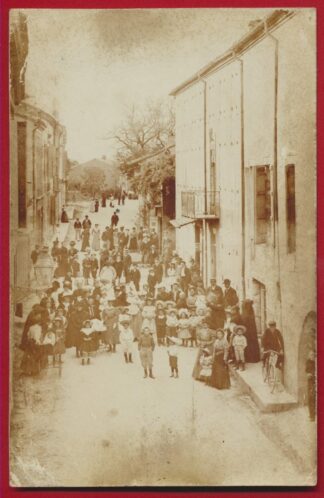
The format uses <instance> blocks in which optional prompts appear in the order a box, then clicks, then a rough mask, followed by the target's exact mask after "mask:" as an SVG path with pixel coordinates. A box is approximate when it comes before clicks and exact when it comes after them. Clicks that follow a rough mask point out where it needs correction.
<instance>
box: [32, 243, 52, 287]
mask: <svg viewBox="0 0 324 498" xmlns="http://www.w3.org/2000/svg"><path fill="white" fill-rule="evenodd" d="M54 268H55V265H54V263H53V260H52V258H51V256H50V254H49V248H48V246H44V247H43V248H42V249H41V251H40V253H39V255H38V258H37V262H36V263H35V265H34V269H35V276H36V284H37V287H38V288H40V289H46V288H48V287H50V286H51V284H52V280H53V274H54Z"/></svg>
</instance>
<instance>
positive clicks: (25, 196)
mask: <svg viewBox="0 0 324 498" xmlns="http://www.w3.org/2000/svg"><path fill="white" fill-rule="evenodd" d="M27 54H28V30H27V20H26V17H25V16H24V15H23V14H22V13H21V12H19V13H17V12H16V11H13V12H12V15H11V18H10V77H11V81H10V123H9V126H10V191H11V195H10V200H11V206H10V208H11V210H10V212H11V226H10V230H11V237H10V240H11V251H10V254H11V271H12V275H11V276H12V279H11V282H12V285H13V286H14V288H15V296H16V299H17V300H18V301H19V296H21V295H23V294H24V292H25V291H26V289H28V287H29V284H30V270H31V265H32V262H31V258H30V254H31V251H32V249H33V247H34V246H35V244H38V245H39V246H43V245H48V244H50V243H51V240H52V238H53V235H54V230H55V226H56V225H57V224H58V223H59V222H60V217H61V211H62V207H63V206H64V203H65V195H66V182H65V163H66V151H65V143H66V132H65V128H64V127H63V126H62V125H61V124H60V123H59V122H58V121H57V119H55V118H54V117H53V116H52V115H51V114H49V113H47V112H44V111H43V110H42V109H40V108H38V107H36V106H35V105H31V104H30V103H29V102H28V99H27V98H26V95H25V69H26V64H27Z"/></svg>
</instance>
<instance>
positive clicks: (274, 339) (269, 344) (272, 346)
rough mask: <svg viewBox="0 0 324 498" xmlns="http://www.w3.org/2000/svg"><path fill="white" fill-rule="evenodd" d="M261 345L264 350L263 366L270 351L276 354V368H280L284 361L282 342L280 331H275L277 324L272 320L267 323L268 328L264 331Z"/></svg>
mask: <svg viewBox="0 0 324 498" xmlns="http://www.w3.org/2000/svg"><path fill="white" fill-rule="evenodd" d="M261 343H262V347H263V350H264V355H263V363H264V365H265V364H266V361H267V359H268V357H269V355H270V350H272V351H276V353H278V359H277V364H276V367H277V368H282V366H283V360H284V340H283V337H282V334H281V332H280V330H278V329H277V324H276V322H275V321H274V320H271V321H270V322H269V327H268V328H267V329H266V330H265V332H264V334H263V336H262V341H261Z"/></svg>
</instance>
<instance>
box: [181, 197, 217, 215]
mask: <svg viewBox="0 0 324 498" xmlns="http://www.w3.org/2000/svg"><path fill="white" fill-rule="evenodd" d="M181 207H182V216H186V217H187V218H197V219H198V218H214V219H219V191H218V190H207V192H206V191H205V190H189V191H183V192H181Z"/></svg>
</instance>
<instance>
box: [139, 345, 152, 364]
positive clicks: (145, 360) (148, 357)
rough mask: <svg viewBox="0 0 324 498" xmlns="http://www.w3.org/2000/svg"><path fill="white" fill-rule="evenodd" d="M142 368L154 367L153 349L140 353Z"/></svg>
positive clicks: (144, 349) (143, 349) (145, 349)
mask: <svg viewBox="0 0 324 498" xmlns="http://www.w3.org/2000/svg"><path fill="white" fill-rule="evenodd" d="M139 355H140V359H141V363H142V367H143V368H152V367H153V351H152V348H142V349H141V350H140V352H139Z"/></svg>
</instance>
